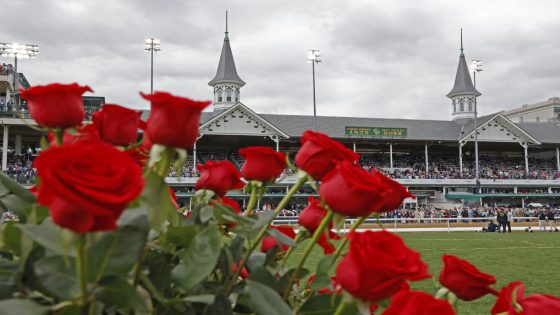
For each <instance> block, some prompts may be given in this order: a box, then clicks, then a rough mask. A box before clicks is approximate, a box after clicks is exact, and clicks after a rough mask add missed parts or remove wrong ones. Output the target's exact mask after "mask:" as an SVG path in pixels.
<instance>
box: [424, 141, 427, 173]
mask: <svg viewBox="0 0 560 315" xmlns="http://www.w3.org/2000/svg"><path fill="white" fill-rule="evenodd" d="M424 151H425V152H424V153H425V155H426V156H425V157H426V174H428V144H425V145H424Z"/></svg>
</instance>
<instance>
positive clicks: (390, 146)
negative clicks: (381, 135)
mask: <svg viewBox="0 0 560 315" xmlns="http://www.w3.org/2000/svg"><path fill="white" fill-rule="evenodd" d="M389 165H390V167H391V173H393V144H392V143H389Z"/></svg>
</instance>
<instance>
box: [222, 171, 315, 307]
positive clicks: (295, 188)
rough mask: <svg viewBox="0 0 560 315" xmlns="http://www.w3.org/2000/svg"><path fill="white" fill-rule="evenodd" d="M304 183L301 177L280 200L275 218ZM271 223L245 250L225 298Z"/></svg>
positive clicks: (227, 287) (227, 288)
mask: <svg viewBox="0 0 560 315" xmlns="http://www.w3.org/2000/svg"><path fill="white" fill-rule="evenodd" d="M306 181H307V177H302V178H300V179H298V181H297V182H296V183H295V184H294V186H292V188H290V190H289V191H288V193H287V194H286V196H284V198H282V200H281V201H280V203H278V206H277V207H276V209H275V210H274V214H275V216H278V214H279V213H280V211H282V209H284V207H285V206H286V204H287V203H288V201H290V199H292V196H293V195H294V194H295V193H296V192H297V191H298V190H299V189H300V188H301V187H302V186H303V184H305V182H306ZM272 221H273V220H270V222H268V224H266V225H265V226H263V227H262V228H261V230H260V231H259V234H257V237H256V238H255V241H254V242H253V244H252V245H251V246H250V247H249V249H248V250H247V252H246V253H245V255H244V256H243V258H242V259H241V261H239V266H238V267H237V271H236V272H235V273H234V274H233V276H232V277H231V279H230V281H229V283H228V285H226V287H225V293H226V296H229V294H230V293H231V290H232V289H233V286H234V285H235V282H236V281H237V278H239V275H240V274H241V270H243V267H245V263H246V262H247V260H249V257H251V253H253V251H254V250H255V249H256V248H257V246H258V245H259V243H260V241H261V240H262V239H263V237H264V236H265V234H266V231H267V230H268V227H269V226H270V224H272Z"/></svg>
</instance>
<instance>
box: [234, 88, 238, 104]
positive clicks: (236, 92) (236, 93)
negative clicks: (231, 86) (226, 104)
mask: <svg viewBox="0 0 560 315" xmlns="http://www.w3.org/2000/svg"><path fill="white" fill-rule="evenodd" d="M235 102H236V103H239V90H235Z"/></svg>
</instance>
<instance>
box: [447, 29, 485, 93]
mask: <svg viewBox="0 0 560 315" xmlns="http://www.w3.org/2000/svg"><path fill="white" fill-rule="evenodd" d="M464 94H476V96H480V95H482V94H481V93H480V92H478V91H477V90H475V88H474V86H473V83H472V80H471V75H470V73H469V67H468V66H467V61H466V60H465V54H464V53H463V30H462V29H461V54H460V55H459V65H458V66H457V74H456V75H455V84H454V85H453V89H451V92H449V93H448V94H447V97H449V98H452V97H454V96H458V95H464Z"/></svg>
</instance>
